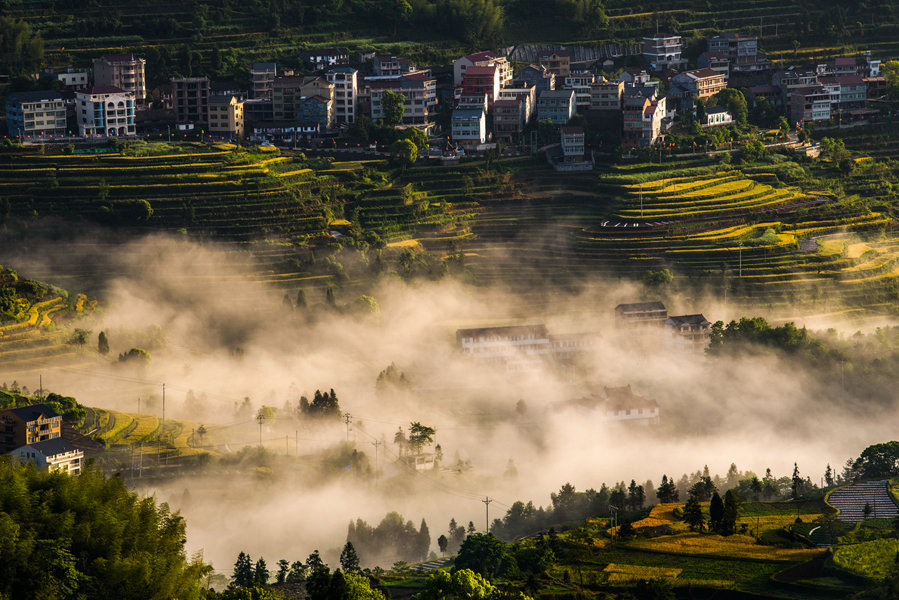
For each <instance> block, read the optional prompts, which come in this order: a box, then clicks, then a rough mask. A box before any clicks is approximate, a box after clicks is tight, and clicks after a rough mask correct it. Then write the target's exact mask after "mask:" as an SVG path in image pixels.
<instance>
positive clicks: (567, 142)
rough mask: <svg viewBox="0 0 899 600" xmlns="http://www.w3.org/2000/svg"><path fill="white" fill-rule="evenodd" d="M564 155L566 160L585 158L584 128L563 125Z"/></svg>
mask: <svg viewBox="0 0 899 600" xmlns="http://www.w3.org/2000/svg"><path fill="white" fill-rule="evenodd" d="M562 156H563V157H564V159H565V160H570V159H576V160H582V159H583V158H584V128H583V127H574V126H569V125H566V126H564V127H562Z"/></svg>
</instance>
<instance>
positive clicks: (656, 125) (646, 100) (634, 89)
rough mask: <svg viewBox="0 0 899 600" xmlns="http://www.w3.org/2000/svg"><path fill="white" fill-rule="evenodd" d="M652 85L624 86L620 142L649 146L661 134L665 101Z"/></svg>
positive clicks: (665, 107) (665, 106) (664, 114)
mask: <svg viewBox="0 0 899 600" xmlns="http://www.w3.org/2000/svg"><path fill="white" fill-rule="evenodd" d="M657 93H658V88H656V87H654V86H625V88H624V96H623V102H622V111H621V112H622V129H623V130H622V142H623V143H624V144H625V145H630V146H642V147H646V146H651V145H653V144H654V143H655V142H656V141H657V140H658V139H659V137H660V136H661V133H662V120H663V119H664V118H665V116H666V110H667V101H666V99H665V97H664V96H662V97H659V96H658V95H657Z"/></svg>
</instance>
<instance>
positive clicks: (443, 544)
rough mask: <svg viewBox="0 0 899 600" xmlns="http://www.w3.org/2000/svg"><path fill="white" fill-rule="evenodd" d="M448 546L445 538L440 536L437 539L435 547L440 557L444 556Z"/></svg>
mask: <svg viewBox="0 0 899 600" xmlns="http://www.w3.org/2000/svg"><path fill="white" fill-rule="evenodd" d="M448 546H449V540H448V539H446V536H445V535H443V534H440V537H438V538H437V547H438V548H439V549H440V554H441V555H446V549H447V547H448Z"/></svg>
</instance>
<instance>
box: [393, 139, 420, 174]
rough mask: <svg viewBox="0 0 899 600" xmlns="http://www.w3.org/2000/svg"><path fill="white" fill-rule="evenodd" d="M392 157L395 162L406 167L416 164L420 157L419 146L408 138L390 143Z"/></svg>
mask: <svg viewBox="0 0 899 600" xmlns="http://www.w3.org/2000/svg"><path fill="white" fill-rule="evenodd" d="M390 158H391V160H392V161H393V162H394V163H395V164H398V165H400V166H402V167H404V168H405V167H408V166H410V165H413V164H415V161H416V159H417V158H418V147H417V146H416V145H415V144H414V143H413V142H412V140H409V139H406V138H403V139H400V140H397V141H395V142H393V144H391V145H390Z"/></svg>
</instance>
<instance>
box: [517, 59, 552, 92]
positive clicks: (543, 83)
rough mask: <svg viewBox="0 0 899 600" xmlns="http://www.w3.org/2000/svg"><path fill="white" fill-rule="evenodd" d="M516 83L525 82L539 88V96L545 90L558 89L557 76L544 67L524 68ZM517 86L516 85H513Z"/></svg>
mask: <svg viewBox="0 0 899 600" xmlns="http://www.w3.org/2000/svg"><path fill="white" fill-rule="evenodd" d="M515 81H519V82H524V83H527V84H528V85H532V86H534V87H535V88H537V95H538V96H539V95H540V92H543V91H545V90H554V89H556V75H555V73H551V72H550V71H549V70H548V69H547V68H546V67H544V66H542V65H527V66H526V67H522V69H521V71H519V73H518V77H517V78H516V79H515ZM512 85H513V86H514V85H516V84H515V83H513V84H512Z"/></svg>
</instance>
